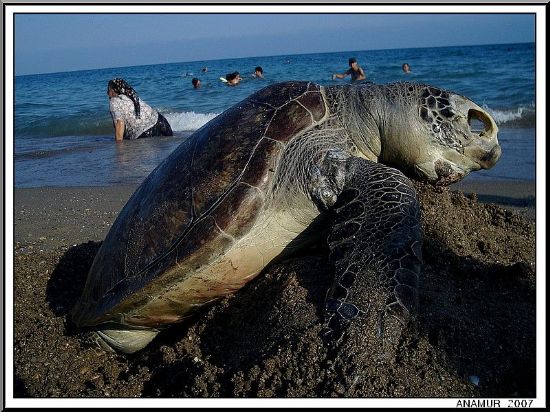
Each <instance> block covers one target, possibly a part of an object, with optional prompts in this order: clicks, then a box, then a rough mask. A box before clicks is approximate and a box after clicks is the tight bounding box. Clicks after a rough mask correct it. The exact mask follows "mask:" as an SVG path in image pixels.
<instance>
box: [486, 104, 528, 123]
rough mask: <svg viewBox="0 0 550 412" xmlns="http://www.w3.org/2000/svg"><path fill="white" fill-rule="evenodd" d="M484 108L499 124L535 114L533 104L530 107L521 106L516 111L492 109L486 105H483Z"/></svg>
mask: <svg viewBox="0 0 550 412" xmlns="http://www.w3.org/2000/svg"><path fill="white" fill-rule="evenodd" d="M483 108H484V109H485V110H487V111H488V112H489V113H490V114H491V116H493V119H495V122H496V123H497V124H504V123H510V122H513V121H515V120H518V119H521V118H523V117H524V116H527V115H529V114H531V113H533V112H534V110H535V105H534V104H531V105H529V106H519V107H517V108H515V109H509V110H497V109H491V108H490V107H487V106H486V105H483Z"/></svg>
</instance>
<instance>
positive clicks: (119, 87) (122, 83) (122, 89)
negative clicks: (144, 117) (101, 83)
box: [107, 78, 140, 118]
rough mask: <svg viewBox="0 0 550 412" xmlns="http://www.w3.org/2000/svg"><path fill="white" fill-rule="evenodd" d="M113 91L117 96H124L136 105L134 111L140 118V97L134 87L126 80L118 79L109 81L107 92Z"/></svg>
mask: <svg viewBox="0 0 550 412" xmlns="http://www.w3.org/2000/svg"><path fill="white" fill-rule="evenodd" d="M109 89H112V90H113V91H114V92H115V93H116V94H124V95H126V96H128V97H129V98H130V100H131V101H132V102H133V103H134V111H135V112H136V117H138V118H139V116H140V107H139V96H138V94H137V93H136V91H135V90H134V88H133V87H132V86H130V85H129V84H128V83H127V82H126V80H124V79H120V78H116V79H112V80H109V84H108V85H107V91H109Z"/></svg>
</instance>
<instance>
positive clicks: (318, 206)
mask: <svg viewBox="0 0 550 412" xmlns="http://www.w3.org/2000/svg"><path fill="white" fill-rule="evenodd" d="M472 120H476V122H477V123H478V124H479V125H481V126H482V129H483V130H477V131H476V130H472V128H471V127H470V123H471V121H472ZM497 130H498V129H497V126H496V124H495V122H494V120H493V119H492V118H491V116H490V115H489V114H488V113H487V112H486V111H485V110H483V109H482V108H480V107H479V106H478V105H476V104H475V103H473V102H472V101H470V100H469V99H467V98H465V97H463V96H460V95H458V94H455V93H452V92H449V91H445V90H442V89H439V88H436V87H431V86H427V85H420V84H415V83H393V84H385V85H376V84H359V85H338V86H320V85H318V84H314V83H311V82H285V83H279V84H274V85H271V86H267V87H265V88H263V89H261V90H259V91H258V92H256V93H254V94H252V95H251V96H249V97H248V98H247V99H245V100H243V101H241V102H240V103H238V104H236V105H235V106H233V107H232V108H230V109H228V110H226V111H225V112H223V113H222V114H220V115H219V116H217V117H216V118H214V119H213V120H211V121H210V122H208V123H207V124H206V125H204V126H203V127H202V128H200V129H199V130H197V131H196V132H195V133H194V134H193V135H191V136H190V137H189V138H188V139H186V140H185V141H184V142H183V143H181V145H180V146H179V147H178V148H176V149H175V150H174V152H173V153H172V154H171V155H169V156H168V157H167V158H166V159H165V160H164V161H163V162H162V163H161V164H160V165H159V166H158V167H157V168H156V169H155V170H153V172H151V174H150V175H149V176H148V177H147V178H146V179H145V180H144V182H143V183H142V184H141V185H140V186H139V188H138V189H137V190H136V192H135V193H134V194H133V195H132V196H131V198H130V199H129V201H128V203H127V204H126V206H125V207H124V208H123V209H122V211H121V212H120V214H119V216H118V217H117V219H116V220H115V222H114V224H113V226H112V228H111V230H110V231H109V233H108V235H107V237H106V238H105V241H104V242H103V244H102V245H101V248H100V250H99V252H98V253H97V256H96V257H95V259H94V262H93V264H92V267H91V269H90V272H89V275H88V278H87V281H86V284H85V287H84V290H83V293H82V296H81V298H80V300H79V301H78V303H77V304H76V306H75V308H74V310H73V313H72V315H73V319H74V322H75V323H76V325H78V326H80V327H92V328H93V329H94V330H95V331H97V334H98V335H99V336H100V337H101V339H100V341H101V342H103V344H105V343H107V344H108V345H109V346H110V347H113V348H116V349H118V350H120V351H122V352H125V353H132V352H135V351H137V350H139V349H141V348H143V347H145V346H146V345H147V344H148V343H149V342H150V341H151V340H152V339H153V338H154V336H155V335H156V334H157V333H158V332H159V330H161V329H162V328H163V327H164V326H166V325H169V324H174V323H177V322H180V321H181V320H182V319H184V318H185V317H187V316H189V315H190V314H191V313H192V312H193V310H194V309H196V308H198V307H200V306H203V305H205V304H206V303H209V302H213V301H215V300H216V299H219V298H220V297H223V296H226V295H228V294H230V293H232V292H234V291H236V290H238V289H239V288H241V287H242V286H243V285H244V284H246V283H247V282H249V281H250V280H252V279H253V278H254V277H255V276H256V275H258V274H259V273H260V272H261V271H262V269H264V268H265V267H266V265H268V264H269V263H270V262H271V261H273V260H274V259H275V258H277V257H281V256H286V254H287V253H288V252H291V251H293V250H295V249H296V248H299V247H301V246H303V245H304V244H306V243H308V242H312V241H315V240H318V239H319V238H320V237H322V236H324V235H326V234H328V233H330V235H329V236H328V243H329V247H330V250H331V252H330V259H331V261H332V262H333V263H334V267H335V271H334V272H335V273H334V274H332V273H330V274H328V275H330V276H334V283H333V286H332V288H331V290H330V291H329V293H328V296H327V300H326V307H325V313H326V319H325V328H324V330H323V336H324V337H325V338H326V339H327V340H328V341H329V342H330V341H334V340H336V341H337V340H338V339H340V338H341V336H342V335H343V333H344V332H345V331H346V330H347V326H348V325H349V324H350V322H351V321H352V320H353V319H354V318H356V317H365V316H369V317H372V318H373V319H376V322H375V325H376V327H377V328H378V331H379V335H378V336H384V333H387V331H388V330H389V329H391V328H397V327H399V324H402V323H404V322H405V321H406V320H407V319H408V317H409V314H410V311H411V310H412V308H413V307H414V306H415V301H416V299H417V282H418V274H419V271H420V264H421V240H422V239H421V237H422V235H421V227H420V209H419V205H418V202H417V199H416V194H415V191H414V188H413V186H412V185H411V182H410V180H409V179H408V178H407V177H405V174H407V175H409V176H413V177H416V178H419V179H421V180H425V181H429V182H432V183H434V184H436V185H437V184H449V183H451V182H455V181H457V180H460V179H461V178H462V177H464V176H465V175H466V174H468V173H469V172H470V171H472V170H479V169H481V168H489V167H491V166H493V165H494V164H495V162H496V161H497V160H498V158H499V157H500V153H501V149H500V146H499V145H498V142H497ZM395 168H397V169H399V170H400V171H398V170H397V169H395ZM331 272H332V270H331ZM389 320H391V322H393V323H388V321H389ZM388 325H390V326H388Z"/></svg>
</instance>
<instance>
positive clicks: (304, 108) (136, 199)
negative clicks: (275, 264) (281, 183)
mask: <svg viewBox="0 0 550 412" xmlns="http://www.w3.org/2000/svg"><path fill="white" fill-rule="evenodd" d="M325 114H326V105H325V102H324V98H323V96H322V93H321V90H320V86H319V85H316V84H312V83H307V82H287V83H280V84H275V85H272V86H268V87H266V88H264V89H262V90H260V91H258V92H256V93H254V94H252V95H251V96H250V97H248V98H247V99H245V100H243V101H242V102H240V103H238V104H236V105H235V106H233V107H232V108H230V109H228V110H227V111H225V112H223V113H222V114H220V115H219V116H217V117H216V118H214V119H213V120H212V121H210V122H209V123H207V124H206V125H204V126H203V127H202V128H200V129H199V130H197V131H196V132H195V133H194V134H193V135H191V136H190V137H189V138H188V139H187V140H185V141H184V142H183V143H182V144H181V145H180V146H178V147H177V148H176V149H175V150H174V152H173V153H172V154H170V155H169V156H168V157H167V158H166V159H165V160H164V161H163V162H162V163H161V164H160V165H159V166H158V167H157V168H156V169H155V170H153V172H151V174H150V175H149V176H148V177H147V178H146V179H145V180H144V182H143V183H142V184H141V185H140V187H139V188H138V189H137V190H136V192H135V193H134V194H133V195H132V196H131V198H130V199H129V200H128V202H127V204H126V205H125V206H124V208H123V209H122V211H121V212H120V214H119V215H118V217H117V219H116V220H115V222H114V224H113V226H112V228H111V230H110V231H109V233H108V234H107V236H106V238H105V240H104V242H103V244H102V245H101V248H100V250H99V251H98V254H97V255H96V257H95V259H94V262H93V264H92V267H91V269H90V272H89V274H88V278H87V281H86V285H85V287H84V290H83V293H82V296H81V298H80V300H79V302H78V303H77V306H76V307H75V309H74V310H73V319H74V321H75V322H76V324H77V325H79V326H90V325H95V324H98V323H103V322H106V321H111V320H114V321H124V322H126V323H130V324H132V323H135V324H140V325H147V326H157V325H160V324H162V323H173V322H175V321H178V320H180V319H181V318H182V317H183V316H184V315H185V314H186V313H174V312H172V313H170V314H167V313H156V314H155V315H154V316H153V315H151V314H150V315H148V316H147V317H146V318H140V319H137V318H133V317H132V316H131V313H132V312H133V311H135V310H136V309H137V308H139V307H141V306H143V305H146V304H148V303H150V302H151V301H152V300H154V299H158V298H159V297H160V296H162V294H163V292H164V291H165V290H167V289H168V288H170V287H172V286H173V285H174V284H176V283H178V282H182V281H184V280H185V279H188V278H189V277H192V276H194V275H196V274H197V273H198V271H199V269H200V268H201V267H203V266H205V265H207V264H208V263H209V262H211V261H212V259H215V258H216V256H220V255H221V254H223V253H225V252H226V251H227V250H228V249H229V248H230V247H231V245H232V244H233V243H234V241H235V240H237V239H239V238H241V237H242V236H244V235H245V234H246V233H247V232H248V231H249V230H250V229H251V228H252V226H253V225H254V223H255V221H256V218H257V216H258V213H259V212H260V211H261V210H262V208H263V207H264V206H265V199H266V195H267V193H268V191H269V188H270V183H271V181H272V179H273V175H274V174H275V173H276V171H277V166H278V160H279V159H280V155H281V153H282V151H284V148H285V145H286V143H287V142H288V141H290V140H291V139H293V138H294V137H295V136H297V135H299V134H300V133H302V132H303V131H305V130H308V129H310V128H311V127H313V126H314V125H315V124H316V123H318V122H320V121H321V120H322V119H323V118H324V116H325ZM197 293H199V292H197ZM216 293H217V292H212V291H211V292H210V294H209V295H208V298H211V297H212V294H216ZM195 298H196V299H191V300H192V301H193V302H190V304H189V305H187V306H186V305H182V304H181V302H180V303H179V305H178V309H177V310H178V311H179V312H186V311H188V309H189V310H190V309H191V307H192V306H197V305H198V304H200V303H201V302H202V301H205V300H208V299H207V297H205V296H202V297H201V296H199V297H195ZM161 307H162V306H161ZM182 308H183V309H182ZM159 310H160V311H161V312H162V311H163V309H159ZM121 319H122V320H121Z"/></svg>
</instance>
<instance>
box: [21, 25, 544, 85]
mask: <svg viewBox="0 0 550 412" xmlns="http://www.w3.org/2000/svg"><path fill="white" fill-rule="evenodd" d="M533 41H535V16H534V15H529V14H17V15H16V16H15V48H14V51H15V72H16V75H23V74H34V73H48V72H60V71H71V70H81V69H97V68H105V67H120V66H135V65H142V64H156V63H171V62H184V61H197V60H215V59H223V58H236V57H252V56H271V55H281V54H299V53H317V52H332V51H348V50H375V49H394V48H410V47H435V46H455V45H474V44H493V43H523V42H533Z"/></svg>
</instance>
